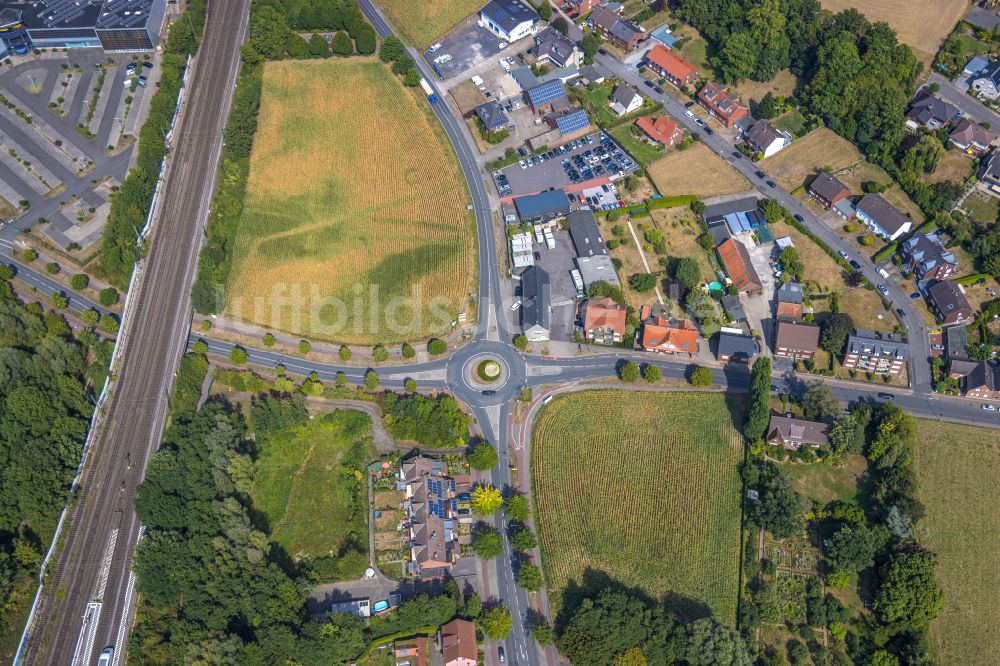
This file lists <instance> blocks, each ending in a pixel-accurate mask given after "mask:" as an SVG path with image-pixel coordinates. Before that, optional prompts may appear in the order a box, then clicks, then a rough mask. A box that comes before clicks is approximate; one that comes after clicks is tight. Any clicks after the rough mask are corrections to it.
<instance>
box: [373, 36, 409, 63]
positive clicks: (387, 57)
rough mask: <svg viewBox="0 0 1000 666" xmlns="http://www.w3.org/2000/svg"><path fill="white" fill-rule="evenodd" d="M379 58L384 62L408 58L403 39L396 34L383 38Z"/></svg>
mask: <svg viewBox="0 0 1000 666" xmlns="http://www.w3.org/2000/svg"><path fill="white" fill-rule="evenodd" d="M378 57H379V60H381V61H382V62H393V61H396V60H401V59H403V58H406V57H407V55H406V46H405V45H404V44H403V42H402V40H401V39H399V37H396V36H395V35H389V36H388V37H386V38H385V39H383V40H382V46H381V47H379V50H378Z"/></svg>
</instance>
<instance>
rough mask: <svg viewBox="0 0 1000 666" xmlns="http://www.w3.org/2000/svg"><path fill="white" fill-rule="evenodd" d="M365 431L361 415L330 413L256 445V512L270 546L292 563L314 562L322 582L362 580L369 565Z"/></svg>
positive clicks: (367, 443) (368, 423)
mask: <svg viewBox="0 0 1000 666" xmlns="http://www.w3.org/2000/svg"><path fill="white" fill-rule="evenodd" d="M370 430H371V421H369V420H368V416H367V415H366V414H365V413H363V412H357V411H349V410H345V411H335V412H331V413H329V414H326V415H323V416H317V417H316V418H314V419H312V420H310V421H308V422H307V423H305V424H304V425H302V426H300V427H297V428H294V429H291V430H287V431H284V432H280V433H277V434H274V435H271V436H269V437H268V439H267V440H266V441H265V442H264V443H263V445H262V446H261V450H260V455H259V458H258V460H257V470H256V477H255V480H254V486H253V493H252V495H253V504H254V508H255V509H256V510H257V511H260V512H261V513H263V514H264V516H266V518H267V520H268V523H269V524H270V526H271V531H272V538H273V540H274V541H275V542H276V543H277V544H278V545H279V546H281V547H282V548H284V549H285V551H286V552H287V553H288V555H289V556H290V557H292V558H293V559H295V560H300V559H307V560H309V561H311V562H314V563H315V566H316V569H317V570H318V571H319V572H320V573H321V576H322V577H324V578H345V577H354V576H360V575H361V573H362V572H363V571H364V568H365V566H367V564H368V557H367V553H368V523H367V521H366V519H365V518H366V514H367V504H368V498H367V490H366V486H365V484H364V476H363V470H364V467H365V465H366V464H367V463H368V461H369V460H370V459H371V458H372V457H374V452H373V451H372V448H371V442H370V439H369V437H368V433H369V431H370ZM357 469H360V470H362V474H357V475H356V474H355V470H357ZM345 553H350V554H349V555H348V556H347V557H342V556H343V555H344V554H345Z"/></svg>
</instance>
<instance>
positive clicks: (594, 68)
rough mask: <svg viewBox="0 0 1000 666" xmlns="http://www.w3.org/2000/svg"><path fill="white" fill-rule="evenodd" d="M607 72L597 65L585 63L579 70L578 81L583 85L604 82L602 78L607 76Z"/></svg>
mask: <svg viewBox="0 0 1000 666" xmlns="http://www.w3.org/2000/svg"><path fill="white" fill-rule="evenodd" d="M609 75H610V74H609V72H608V71H607V70H606V69H604V68H603V67H601V66H599V65H587V66H586V67H584V68H583V69H581V70H580V81H582V82H583V84H584V85H590V84H591V83H598V84H599V83H604V80H605V79H606V78H608V76H609Z"/></svg>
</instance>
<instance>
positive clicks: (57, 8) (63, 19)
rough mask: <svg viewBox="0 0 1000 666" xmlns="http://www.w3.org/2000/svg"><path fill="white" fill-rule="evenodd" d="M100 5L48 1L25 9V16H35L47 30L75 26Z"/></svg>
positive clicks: (71, 0)
mask: <svg viewBox="0 0 1000 666" xmlns="http://www.w3.org/2000/svg"><path fill="white" fill-rule="evenodd" d="M99 5H100V3H91V2H89V1H87V0H46V2H32V3H29V5H28V6H26V7H25V14H27V15H29V16H34V17H35V18H36V19H37V21H38V23H40V24H41V25H44V26H45V27H47V28H57V27H60V26H67V25H74V24H75V23H76V22H77V21H78V19H80V18H82V17H83V16H84V15H85V14H87V12H88V11H93V9H94V8H96V7H98V6H99Z"/></svg>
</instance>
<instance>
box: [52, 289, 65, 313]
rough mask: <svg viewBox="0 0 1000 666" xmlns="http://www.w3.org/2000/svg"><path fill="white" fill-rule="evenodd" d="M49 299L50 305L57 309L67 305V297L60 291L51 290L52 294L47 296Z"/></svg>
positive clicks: (62, 308)
mask: <svg viewBox="0 0 1000 666" xmlns="http://www.w3.org/2000/svg"><path fill="white" fill-rule="evenodd" d="M49 301H51V303H52V307H54V308H55V309H57V310H64V309H65V308H67V307H69V298H67V297H66V294H64V293H62V292H61V291H53V292H52V295H51V296H49Z"/></svg>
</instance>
